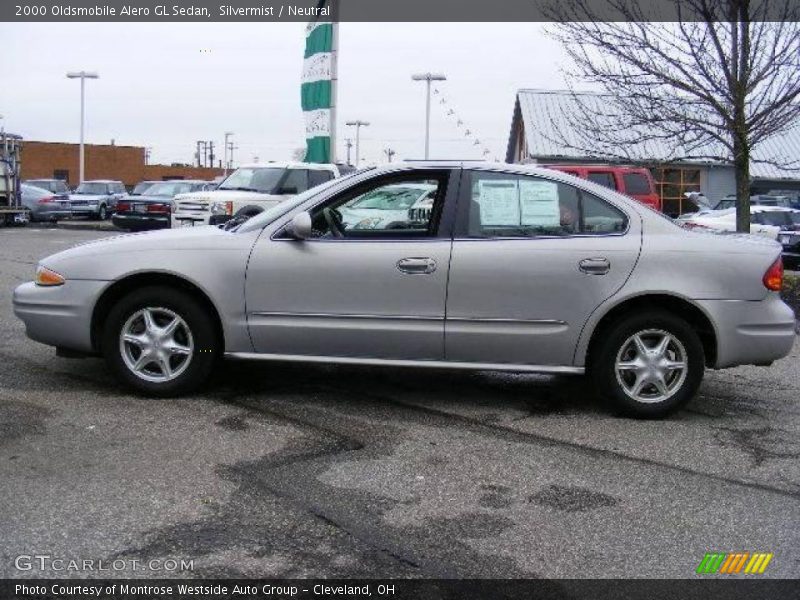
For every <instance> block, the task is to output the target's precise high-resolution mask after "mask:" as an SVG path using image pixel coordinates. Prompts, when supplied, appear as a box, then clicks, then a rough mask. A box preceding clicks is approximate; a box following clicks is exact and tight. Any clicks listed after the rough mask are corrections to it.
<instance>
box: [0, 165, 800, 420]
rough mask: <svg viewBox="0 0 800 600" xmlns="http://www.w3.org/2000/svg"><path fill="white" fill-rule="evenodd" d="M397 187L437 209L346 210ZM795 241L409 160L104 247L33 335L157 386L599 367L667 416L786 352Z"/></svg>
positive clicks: (43, 294) (607, 378) (542, 172)
mask: <svg viewBox="0 0 800 600" xmlns="http://www.w3.org/2000/svg"><path fill="white" fill-rule="evenodd" d="M398 185H425V186H433V187H435V189H436V192H435V196H434V201H433V208H432V210H431V211H430V213H429V214H428V216H426V218H425V219H421V220H419V219H416V218H412V216H411V215H409V218H408V219H407V220H406V221H405V223H402V224H401V225H402V226H397V225H398V224H397V223H396V222H393V223H392V224H393V225H394V226H393V227H391V228H389V224H390V223H389V222H388V221H386V222H385V226H381V227H375V228H370V229H362V228H358V227H354V226H351V225H349V224H348V223H347V222H346V221H345V219H344V218H343V216H344V215H345V214H346V213H347V211H348V210H350V209H351V207H352V206H357V205H358V204H359V202H360V201H361V200H362V199H363V198H364V197H365V196H367V195H371V194H375V193H376V192H378V191H379V190H382V189H386V188H392V187H396V186H398ZM782 278H783V269H782V264H781V247H780V245H779V244H777V243H775V242H773V241H769V240H766V239H763V238H757V237H754V236H722V235H709V234H708V233H705V232H702V231H701V232H698V231H689V230H686V229H683V228H681V227H679V226H677V225H676V224H675V223H674V222H673V221H672V220H671V219H668V218H665V217H664V216H663V215H660V214H658V213H656V212H653V211H651V210H649V209H647V208H645V207H643V206H641V204H639V203H638V202H636V201H634V200H632V199H631V198H629V197H627V196H624V195H621V194H618V193H616V192H613V191H611V190H609V189H607V188H604V187H602V186H599V185H596V184H593V183H591V182H589V181H582V180H580V179H576V178H574V177H569V176H567V175H564V174H562V173H559V172H557V171H555V170H552V169H537V168H534V167H530V166H522V165H500V164H485V165H483V164H472V163H456V162H441V163H433V162H428V163H403V164H394V165H386V166H384V167H380V168H372V169H366V170H363V171H359V172H357V173H355V174H352V175H350V176H347V177H346V178H342V179H335V180H332V181H329V182H328V183H325V184H323V185H321V186H318V187H315V188H313V189H310V190H308V191H307V192H304V193H302V194H299V195H297V196H295V197H294V198H292V199H291V200H288V201H286V202H282V203H280V204H277V205H274V206H273V207H271V208H269V209H267V210H265V211H263V212H262V213H261V214H259V215H257V216H255V217H253V218H251V219H250V220H249V221H247V222H245V223H244V224H242V225H240V226H239V227H237V228H234V229H231V230H228V231H225V230H223V229H221V228H217V227H199V228H198V227H194V228H181V229H176V230H169V231H152V232H148V233H144V234H138V235H127V236H118V237H114V238H107V239H102V240H97V241H94V242H91V243H85V244H82V245H79V246H76V247H74V248H71V249H69V250H66V251H63V252H59V253H58V254H54V255H52V256H48V257H46V258H44V259H42V260H41V261H40V262H39V264H38V266H37V268H36V273H35V281H33V282H30V283H25V284H22V285H21V286H19V287H17V289H16V290H15V291H14V298H13V303H14V311H15V313H16V315H17V316H18V317H19V318H21V319H22V320H23V321H24V322H25V328H26V331H27V334H28V336H29V337H30V338H32V339H34V340H37V341H39V342H42V343H45V344H49V345H51V346H55V347H56V348H58V349H59V352H60V354H61V355H73V356H74V355H76V354H77V355H79V354H81V353H86V354H101V355H103V356H104V357H105V359H106V361H107V363H108V365H109V367H110V369H111V370H112V372H113V373H114V374H115V375H116V376H117V377H118V378H119V379H120V380H122V381H124V382H125V383H127V384H128V385H130V386H132V387H133V388H134V389H136V390H138V391H139V392H140V393H143V394H146V395H149V396H171V395H177V394H183V393H186V392H189V391H190V390H193V389H196V388H198V387H199V386H201V385H202V384H203V383H204V382H205V380H206V378H207V376H208V375H209V373H210V372H211V370H212V368H213V366H214V364H215V363H216V361H217V359H219V358H221V357H223V356H224V357H228V358H233V359H252V360H284V361H308V362H317V363H324V364H330V363H333V364H336V363H339V364H367V365H375V366H378V365H386V366H395V367H397V366H403V367H433V368H453V369H481V370H484V369H485V370H498V371H519V372H537V373H556V374H565V375H567V374H570V375H581V374H584V373H587V374H589V375H590V376H591V377H592V379H593V382H594V389H596V390H597V391H598V392H599V394H600V395H601V396H602V397H604V398H606V399H608V400H609V401H610V402H612V403H613V405H614V406H615V407H616V408H617V409H618V410H620V411H623V412H625V413H627V414H630V415H635V416H639V417H657V416H663V415H665V414H667V413H669V412H670V411H672V410H675V409H677V408H678V407H680V406H682V405H683V404H685V403H686V402H687V401H689V399H691V398H692V396H693V395H694V393H695V392H696V390H697V388H698V386H699V385H700V382H701V380H702V378H703V373H704V370H705V369H706V368H714V369H722V368H727V367H733V366H736V365H743V364H755V365H769V364H770V363H771V362H772V361H775V360H777V359H780V358H782V357H784V356H787V355H788V354H789V352H790V351H791V349H792V345H793V344H794V339H795V318H794V313H793V312H792V310H791V309H790V308H789V307H788V306H786V305H785V304H784V303H783V302H782V301H781V297H780V289H781V285H782Z"/></svg>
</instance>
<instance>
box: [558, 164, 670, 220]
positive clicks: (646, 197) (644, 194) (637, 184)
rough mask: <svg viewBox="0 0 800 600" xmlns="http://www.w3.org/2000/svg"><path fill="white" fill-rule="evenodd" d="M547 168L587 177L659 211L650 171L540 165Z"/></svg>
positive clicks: (598, 166) (608, 167)
mask: <svg viewBox="0 0 800 600" xmlns="http://www.w3.org/2000/svg"><path fill="white" fill-rule="evenodd" d="M542 166H543V167H547V168H548V169H555V170H556V171H562V172H564V173H568V174H570V175H574V176H575V177H580V178H581V179H588V180H589V181H593V182H594V183H599V184H600V185H603V186H605V187H607V188H611V189H612V190H616V191H618V192H619V193H620V194H625V195H626V196H630V197H631V198H633V199H634V200H638V201H639V202H641V203H642V204H646V205H647V206H649V207H650V208H654V209H656V210H657V211H661V198H660V197H659V195H658V193H656V184H655V181H653V176H652V175H651V174H650V171H648V170H647V169H643V168H641V167H617V166H611V165H591V166H590V165H542Z"/></svg>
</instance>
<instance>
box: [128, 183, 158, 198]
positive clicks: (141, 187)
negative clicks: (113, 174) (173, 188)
mask: <svg viewBox="0 0 800 600" xmlns="http://www.w3.org/2000/svg"><path fill="white" fill-rule="evenodd" d="M153 185H155V184H154V183H153V182H152V181H142V182H141V183H137V184H136V186H134V188H133V191H132V192H131V196H141V195H142V194H144V193H145V191H147V190H148V189H149V188H150V187H151V186H153Z"/></svg>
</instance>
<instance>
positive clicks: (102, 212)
mask: <svg viewBox="0 0 800 600" xmlns="http://www.w3.org/2000/svg"><path fill="white" fill-rule="evenodd" d="M107 218H108V209H107V208H106V205H105V204H101V205H100V208H99V209H97V219H98V220H99V221H105V220H106V219H107Z"/></svg>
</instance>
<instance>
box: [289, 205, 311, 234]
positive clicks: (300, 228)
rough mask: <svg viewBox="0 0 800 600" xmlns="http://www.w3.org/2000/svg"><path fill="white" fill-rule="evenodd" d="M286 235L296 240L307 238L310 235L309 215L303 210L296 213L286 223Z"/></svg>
mask: <svg viewBox="0 0 800 600" xmlns="http://www.w3.org/2000/svg"><path fill="white" fill-rule="evenodd" d="M285 231H286V235H288V236H289V237H292V238H294V239H296V240H307V239H308V238H310V237H311V215H310V214H308V213H307V212H305V211H303V212H301V213H297V214H296V215H295V216H294V217H293V218H292V220H291V221H289V223H288V224H287V225H286V229H285Z"/></svg>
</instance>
